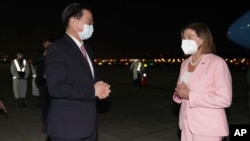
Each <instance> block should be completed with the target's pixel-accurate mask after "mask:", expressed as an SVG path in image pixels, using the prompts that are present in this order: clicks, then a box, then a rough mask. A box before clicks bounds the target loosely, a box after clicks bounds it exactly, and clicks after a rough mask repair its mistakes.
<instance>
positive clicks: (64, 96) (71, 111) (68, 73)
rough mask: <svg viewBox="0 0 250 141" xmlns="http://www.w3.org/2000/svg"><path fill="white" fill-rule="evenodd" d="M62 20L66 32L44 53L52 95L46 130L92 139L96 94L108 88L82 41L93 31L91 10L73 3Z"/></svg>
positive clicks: (56, 136)
mask: <svg viewBox="0 0 250 141" xmlns="http://www.w3.org/2000/svg"><path fill="white" fill-rule="evenodd" d="M62 22H63V24H64V25H65V28H66V33H65V35H64V36H63V37H62V38H60V39H58V40H56V41H55V42H53V43H52V45H51V46H50V47H49V48H48V53H47V55H46V57H45V76H46V79H47V81H46V82H47V86H48V90H49V94H50V96H51V103H50V107H49V111H48V116H47V123H46V132H47V134H48V135H49V136H50V137H51V140H52V141H95V140H96V126H97V125H96V116H97V111H96V98H99V99H105V98H107V97H108V96H109V94H110V92H111V90H110V85H109V84H107V83H106V82H104V81H101V80H98V76H97V73H96V70H95V67H94V62H93V59H94V58H93V52H92V49H91V48H90V47H89V46H88V45H87V44H86V43H85V42H83V41H84V40H87V39H88V38H90V37H91V35H92V33H93V17H92V13H91V11H90V10H89V9H88V8H86V7H83V6H82V5H81V4H77V3H72V4H69V5H68V6H67V7H66V8H65V9H64V10H63V12H62Z"/></svg>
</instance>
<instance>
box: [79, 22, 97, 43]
mask: <svg viewBox="0 0 250 141" xmlns="http://www.w3.org/2000/svg"><path fill="white" fill-rule="evenodd" d="M93 32H94V27H93V25H88V24H84V25H83V31H81V32H78V35H79V36H80V38H81V39H82V40H87V39H89V38H90V37H91V36H92V34H93Z"/></svg>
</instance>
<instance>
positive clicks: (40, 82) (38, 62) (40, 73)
mask: <svg viewBox="0 0 250 141" xmlns="http://www.w3.org/2000/svg"><path fill="white" fill-rule="evenodd" d="M53 41H54V39H53V38H52V37H45V38H44V39H43V41H42V45H41V47H42V49H41V50H38V52H37V53H35V55H34V56H33V58H32V65H33V67H35V70H36V71H35V74H36V77H35V80H34V81H35V84H36V86H37V87H38V90H39V94H40V96H39V98H40V100H39V101H40V107H41V117H42V126H44V124H45V121H46V117H47V113H48V108H49V104H50V97H49V91H48V87H47V84H46V77H45V56H46V54H47V50H48V47H49V46H50V45H51V44H52V43H53ZM42 131H43V132H44V127H42Z"/></svg>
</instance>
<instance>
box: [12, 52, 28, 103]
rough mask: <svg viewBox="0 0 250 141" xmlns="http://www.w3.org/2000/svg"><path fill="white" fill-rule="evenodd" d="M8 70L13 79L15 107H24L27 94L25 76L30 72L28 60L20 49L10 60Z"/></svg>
mask: <svg viewBox="0 0 250 141" xmlns="http://www.w3.org/2000/svg"><path fill="white" fill-rule="evenodd" d="M10 71H11V74H12V79H13V92H14V97H15V98H16V100H17V107H26V104H25V103H24V100H25V98H26V95H27V78H28V77H29V74H30V67H29V63H28V61H27V60H26V59H25V58H24V53H23V51H22V50H19V51H17V53H16V58H15V59H13V60H12V62H11V66H10Z"/></svg>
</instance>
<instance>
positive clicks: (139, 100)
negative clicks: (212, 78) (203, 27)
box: [0, 64, 249, 141]
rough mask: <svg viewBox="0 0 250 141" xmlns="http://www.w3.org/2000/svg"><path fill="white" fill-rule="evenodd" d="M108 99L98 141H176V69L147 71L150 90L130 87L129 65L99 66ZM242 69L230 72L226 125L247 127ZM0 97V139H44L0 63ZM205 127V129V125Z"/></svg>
mask: <svg viewBox="0 0 250 141" xmlns="http://www.w3.org/2000/svg"><path fill="white" fill-rule="evenodd" d="M99 69H100V72H101V75H102V77H103V79H104V80H106V81H107V82H109V83H110V84H111V86H112V95H111V96H110V98H109V99H108V100H106V101H102V102H101V103H100V105H99V114H98V115H99V116H98V122H99V126H98V141H166V140H169V141H178V127H177V123H178V108H179V107H178V105H177V104H175V103H173V101H172V99H171V97H172V93H173V89H174V86H175V82H176V79H177V75H178V68H158V69H156V68H149V69H147V74H148V86H147V87H142V88H139V87H134V86H133V85H132V80H131V79H132V76H131V75H132V74H131V72H129V69H128V67H100V68H99ZM245 73H246V71H245V70H240V69H238V70H232V76H233V82H234V83H233V86H234V99H233V104H232V106H231V107H230V108H229V109H228V119H229V124H247V123H249V119H248V116H247V83H246V78H245ZM0 74H1V78H2V79H1V80H0V95H2V96H3V97H4V100H5V104H6V106H7V108H8V115H9V118H8V119H6V118H5V117H4V116H3V115H0V141H44V140H45V135H44V134H43V133H42V132H41V118H40V109H39V108H37V107H36V106H35V105H36V99H35V98H34V97H33V96H32V95H31V90H30V87H29V92H28V96H27V101H26V102H27V105H28V106H27V107H26V108H17V107H16V103H15V99H14V98H13V93H12V80H11V75H10V72H9V65H8V64H5V65H0ZM204 128H205V127H204Z"/></svg>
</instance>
